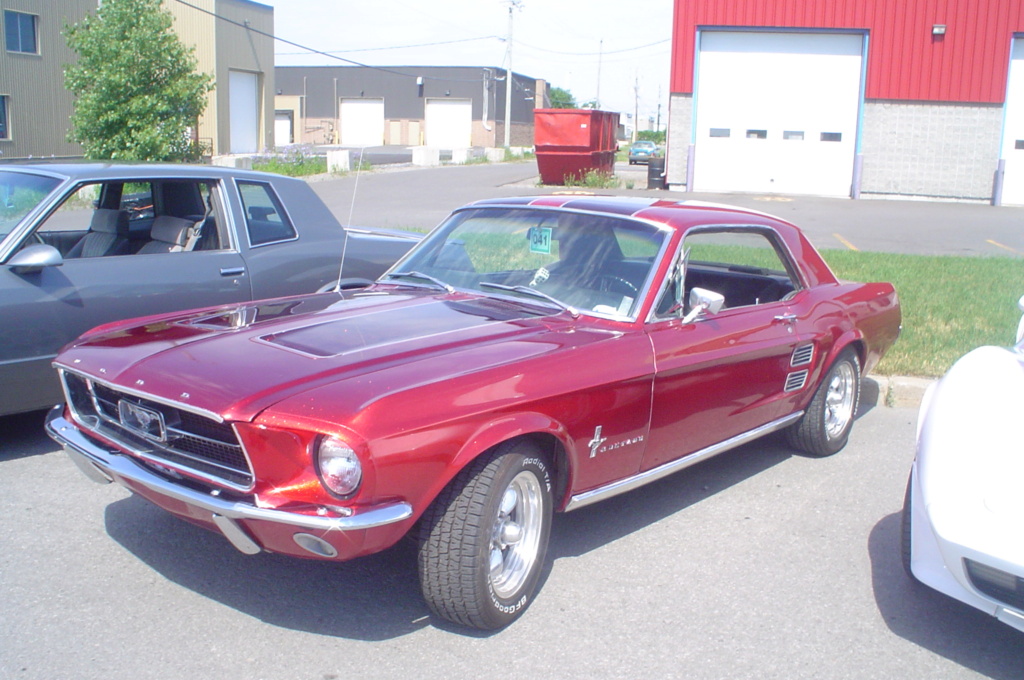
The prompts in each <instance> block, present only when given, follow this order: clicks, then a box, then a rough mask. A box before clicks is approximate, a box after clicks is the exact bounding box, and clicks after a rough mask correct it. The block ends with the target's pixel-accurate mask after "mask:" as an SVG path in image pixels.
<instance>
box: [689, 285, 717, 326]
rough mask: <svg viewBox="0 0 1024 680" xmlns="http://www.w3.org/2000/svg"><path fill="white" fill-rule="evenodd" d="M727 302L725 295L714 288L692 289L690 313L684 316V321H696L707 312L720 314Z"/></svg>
mask: <svg viewBox="0 0 1024 680" xmlns="http://www.w3.org/2000/svg"><path fill="white" fill-rule="evenodd" d="M724 304H725V296H724V295H722V294H721V293H716V292H715V291H713V290H707V289H705V288H694V289H693V290H691V291H690V313H689V314H687V315H686V316H684V317H683V318H682V322H683V323H690V322H692V321H695V320H696V319H697V317H699V316H700V315H701V314H704V313H705V312H708V313H711V314H718V312H719V311H720V310H721V309H722V306H723V305H724Z"/></svg>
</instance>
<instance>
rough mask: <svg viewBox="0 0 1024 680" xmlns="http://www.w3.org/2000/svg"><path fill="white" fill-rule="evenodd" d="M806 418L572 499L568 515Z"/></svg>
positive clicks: (764, 428) (789, 418)
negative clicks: (571, 511)
mask: <svg viewBox="0 0 1024 680" xmlns="http://www.w3.org/2000/svg"><path fill="white" fill-rule="evenodd" d="M803 414H804V412H803V411H797V412H796V413H792V414H790V415H788V416H786V417H785V418H779V419H778V420H773V421H772V422H770V423H767V424H765V425H762V426H761V427H758V428H755V429H753V430H750V431H749V432H744V433H743V434H738V435H736V436H735V437H733V438H732V439H726V440H725V441H724V442H719V443H717V444H713V445H711V446H709V447H707V448H706V449H701V450H700V451H695V452H693V453H691V454H690V455H688V456H684V457H683V458H679V459H678V460H672V461H669V462H667V463H663V464H661V465H659V466H658V467H656V468H651V469H650V470H647V471H645V472H641V473H639V474H636V475H633V476H632V477H627V478H626V479H620V480H619V481H617V482H612V483H611V484H608V485H606V486H602V487H598V488H596V489H592V490H590V491H584V492H583V493H580V494H576V495H575V496H573V497H572V498H570V499H569V503H568V505H566V506H565V511H566V512H569V511H570V510H578V509H579V508H583V507H586V506H588V505H590V504H591V503H597V502H598V501H603V500H604V499H606V498H611V497H612V496H617V495H619V494H620V493H626V492H627V491H632V490H633V489H636V488H639V487H641V486H643V485H644V484H649V483H650V482H653V481H656V480H659V479H661V478H662V477H667V476H669V475H671V474H672V473H674V472H679V471H680V470H683V469H686V468H688V467H690V466H691V465H693V464H695V463H699V462H700V461H702V460H705V459H706V458H711V457H712V456H717V455H718V454H720V453H725V452H726V451H728V450H729V449H734V448H736V447H737V446H740V445H742V444H746V443H747V442H749V441H753V440H754V439H757V438H758V437H763V436H764V435H766V434H771V433H772V432H776V431H778V430H781V429H783V428H784V427H788V426H789V425H792V424H793V423H795V422H796V421H797V420H799V419H800V416H802V415H803Z"/></svg>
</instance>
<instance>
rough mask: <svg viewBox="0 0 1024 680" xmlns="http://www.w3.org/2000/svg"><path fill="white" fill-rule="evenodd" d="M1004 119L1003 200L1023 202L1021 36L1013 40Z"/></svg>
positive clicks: (1023, 49) (1023, 69) (1023, 60)
mask: <svg viewBox="0 0 1024 680" xmlns="http://www.w3.org/2000/svg"><path fill="white" fill-rule="evenodd" d="M1004 120H1005V122H1004V123H1003V153H1002V157H1003V159H1005V161H1006V165H1005V168H1004V169H1005V174H1004V175H1003V204H1004V205H1006V204H1009V205H1024V38H1017V39H1016V40H1014V41H1013V53H1012V55H1011V57H1010V77H1009V80H1008V82H1007V86H1006V111H1005V113H1004Z"/></svg>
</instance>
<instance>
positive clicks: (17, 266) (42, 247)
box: [7, 243, 64, 274]
mask: <svg viewBox="0 0 1024 680" xmlns="http://www.w3.org/2000/svg"><path fill="white" fill-rule="evenodd" d="M62 264H64V258H63V257H61V255H60V251H59V250H57V249H56V248H54V247H53V246H49V245H46V244H44V243H36V244H33V245H30V246H28V247H26V248H22V249H21V250H20V251H18V252H17V253H15V254H14V257H12V258H11V259H10V260H8V261H7V266H8V267H10V268H11V269H13V270H14V271H15V272H16V273H18V274H26V273H30V272H35V271H39V270H40V269H42V268H43V267H59V266H61V265H62Z"/></svg>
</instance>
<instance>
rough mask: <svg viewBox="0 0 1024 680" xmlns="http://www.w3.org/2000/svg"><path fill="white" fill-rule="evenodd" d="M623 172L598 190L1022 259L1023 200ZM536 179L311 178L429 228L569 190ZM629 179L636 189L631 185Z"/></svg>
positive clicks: (839, 244)
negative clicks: (505, 202) (467, 208)
mask: <svg viewBox="0 0 1024 680" xmlns="http://www.w3.org/2000/svg"><path fill="white" fill-rule="evenodd" d="M616 175H617V176H618V177H620V178H621V179H622V183H623V188H620V189H601V190H597V193H601V194H621V195H633V196H652V197H658V198H663V199H669V200H679V201H685V200H697V201H709V202H715V203H726V204H730V205H736V206H740V207H744V208H749V209H753V210H758V211H761V212H767V213H771V214H773V215H777V216H779V217H781V218H783V219H785V220H788V221H790V222H793V223H794V224H796V225H797V226H799V227H801V228H802V229H803V230H804V232H805V233H806V234H807V235H808V237H809V238H810V239H811V241H812V242H813V243H814V245H815V246H816V247H818V248H821V249H855V250H864V251H878V252H894V253H911V254H920V255H972V256H987V257H1024V207H1006V206H1002V207H994V206H991V205H988V204H984V203H971V202H952V201H938V200H907V199H890V198H864V199H859V200H851V199H846V198H822V197H818V196H782V195H758V194H739V193H733V194H706V193H690V192H684V191H660V190H647V189H646V186H647V169H646V167H645V166H630V165H628V164H626V163H619V164H618V165H617V166H616ZM539 179H540V178H539V176H538V173H537V164H536V162H535V161H523V162H517V163H493V164H479V165H464V166H441V167H435V168H416V167H413V166H381V167H379V168H377V169H374V170H372V171H370V172H365V173H359V174H353V175H349V176H347V177H343V178H331V177H328V178H326V179H322V180H321V181H315V182H313V186H314V189H315V190H316V192H317V193H318V194H319V195H320V197H321V198H322V199H324V201H325V202H326V203H327V205H328V207H330V208H331V210H332V211H333V212H334V214H335V215H336V216H337V218H338V219H339V220H340V221H341V222H342V223H343V224H353V225H361V226H376V227H390V228H400V229H410V228H412V229H419V230H423V229H430V228H432V227H434V226H436V225H437V224H438V223H439V222H441V220H443V219H444V218H445V216H447V215H448V213H449V212H450V211H451V210H453V209H454V208H457V207H459V206H461V205H464V204H465V203H469V202H471V201H475V200H479V199H482V198H492V197H500V196H519V195H539V194H550V193H554V192H558V191H566V190H567V189H566V188H565V187H544V186H540V184H539ZM629 185H631V186H633V187H634V188H633V189H626V188H624V187H625V186H629ZM569 190H571V191H579V189H569Z"/></svg>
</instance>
